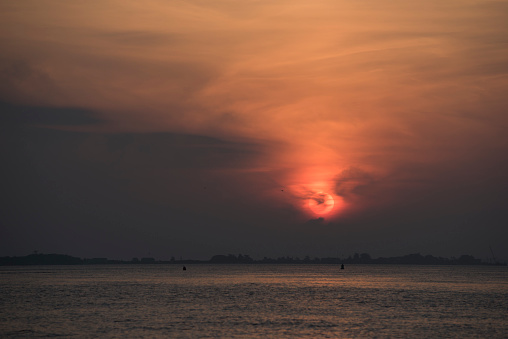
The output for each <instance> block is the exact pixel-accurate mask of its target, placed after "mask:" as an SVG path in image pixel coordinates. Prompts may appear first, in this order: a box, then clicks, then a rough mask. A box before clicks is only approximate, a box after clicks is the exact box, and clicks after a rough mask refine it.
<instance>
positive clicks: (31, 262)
mask: <svg viewBox="0 0 508 339" xmlns="http://www.w3.org/2000/svg"><path fill="white" fill-rule="evenodd" d="M161 264H170V265H183V264H329V265H340V264H346V265H351V264H374V265H376V264H380V265H488V266H506V262H504V263H500V262H485V261H482V260H481V259H476V258H474V257H473V256H471V255H461V256H460V257H459V258H454V257H452V258H451V259H449V258H442V257H434V256H432V255H426V256H423V255H421V254H420V253H416V254H408V255H405V256H400V257H390V258H384V257H380V258H376V259H373V258H371V257H370V255H369V254H367V253H362V254H358V253H355V254H354V256H349V257H347V258H332V257H327V258H312V259H311V258H310V257H308V256H307V257H305V258H303V259H301V258H298V257H296V258H294V257H279V258H276V259H272V258H267V257H264V258H263V259H261V260H255V259H252V258H251V257H250V256H248V255H241V254H239V255H238V256H236V255H233V254H228V255H214V256H213V257H212V258H211V259H210V260H183V259H180V260H177V259H175V258H171V260H156V259H155V258H141V259H138V258H133V259H132V260H129V261H126V260H111V259H108V258H84V259H82V258H78V257H73V256H70V255H66V254H42V253H33V254H29V255H26V256H22V257H10V256H7V257H0V266H37V265H161Z"/></svg>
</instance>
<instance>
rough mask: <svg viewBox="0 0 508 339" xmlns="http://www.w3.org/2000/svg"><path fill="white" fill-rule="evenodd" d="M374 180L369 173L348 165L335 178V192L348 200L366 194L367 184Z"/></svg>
mask: <svg viewBox="0 0 508 339" xmlns="http://www.w3.org/2000/svg"><path fill="white" fill-rule="evenodd" d="M374 182H375V181H374V178H373V177H372V175H371V174H369V173H367V172H365V171H363V170H361V169H359V168H355V167H350V168H347V169H345V170H343V171H342V172H341V173H340V174H339V175H337V177H336V178H335V194H337V195H338V196H341V197H343V198H344V199H345V200H346V201H348V200H351V199H353V198H354V196H357V195H360V196H362V195H366V194H368V190H369V186H370V185H372V184H373V183H374Z"/></svg>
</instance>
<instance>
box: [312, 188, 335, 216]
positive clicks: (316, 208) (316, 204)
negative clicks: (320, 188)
mask: <svg viewBox="0 0 508 339" xmlns="http://www.w3.org/2000/svg"><path fill="white" fill-rule="evenodd" d="M308 200H309V208H310V209H311V211H312V212H313V213H314V214H317V215H323V214H328V213H329V212H331V211H332V210H333V207H334V206H335V200H334V199H333V197H332V195H330V194H328V193H324V192H318V193H316V194H314V195H312V196H311V197H310V198H309V199H308Z"/></svg>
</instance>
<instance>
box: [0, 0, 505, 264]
mask: <svg viewBox="0 0 508 339" xmlns="http://www.w3.org/2000/svg"><path fill="white" fill-rule="evenodd" d="M506 22H508V3H507V2H506V1H486V0H485V1H483V0H444V1H443V0H439V1H437V0H429V1H418V2H416V1H402V0H400V1H397V0H382V1H379V0H360V1H346V0H329V1H302V0H291V1H289V0H287V1H285V0H280V1H272V0H270V1H268V0H258V1H252V0H245V1H236V0H216V1H205V0H186V1H177V0H174V1H155V0H154V1H152V0H149V1H141V2H140V1H129V0H122V1H102V0H101V1H98V0H92V1H57V0H51V1H50V0H37V1H35V0H33V1H31V0H25V1H1V0H0V44H1V46H2V48H1V50H0V75H1V81H0V130H1V131H0V138H1V143H0V157H1V159H2V164H3V165H2V166H1V170H0V171H1V172H0V173H1V176H2V178H3V180H1V184H0V190H1V191H2V196H3V198H4V199H2V200H3V203H2V209H1V211H2V212H1V215H0V255H4V256H6V255H11V256H12V255H26V254H29V253H32V252H33V251H39V252H43V253H62V254H69V255H75V256H80V257H108V258H115V259H124V260H130V259H131V258H132V257H156V258H158V259H162V260H166V259H169V258H170V257H172V256H174V257H176V258H180V257H181V258H183V259H208V258H210V257H211V256H212V255H215V254H228V253H232V254H238V253H243V254H249V255H250V256H251V257H253V258H262V257H264V256H269V257H279V256H295V257H296V256H299V257H301V258H303V257H304V256H306V255H309V256H311V257H315V256H317V257H328V256H330V257H336V256H340V257H344V256H348V255H350V254H353V253H355V252H358V253H363V252H367V253H370V254H371V256H373V257H380V256H398V255H405V254H409V253H421V254H424V255H426V254H431V255H435V256H444V257H452V256H456V257H458V256H460V255H462V254H469V255H474V256H475V257H477V258H482V259H489V258H492V252H491V250H490V248H492V250H493V252H494V255H495V256H496V257H497V259H504V260H508V247H506V243H507V241H508V207H507V202H508V174H507V173H508V133H507V128H508V95H507V93H508V25H506Z"/></svg>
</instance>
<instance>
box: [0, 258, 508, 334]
mask: <svg viewBox="0 0 508 339" xmlns="http://www.w3.org/2000/svg"><path fill="white" fill-rule="evenodd" d="M0 292H1V294H0V337H7V338H16V337H18V338H20V337H50V336H51V337H53V336H64V337H88V338H90V337H101V338H103V337H122V338H124V337H140V338H141V337H150V338H157V337H161V338H167V337H177V338H179V337H188V338H199V337H244V338H257V337H258V338H266V337H272V338H284V337H287V338H294V337H314V338H315V337H317V338H326V337H332V338H358V337H367V338H370V337H378V338H383V337H391V338H397V337H398V338H409V337H413V338H414V337H417V338H436V337H437V338H439V337H441V338H443V337H447V338H448V337H457V338H466V337H475V338H478V337H480V338H488V337H490V338H507V337H508V320H507V317H508V269H507V268H506V267H478V266H437V267H428V266H378V265H376V266H369V265H358V266H346V269H345V270H340V269H339V268H338V267H337V266H332V265H326V266H325V265H323V266H321V265H295V266H292V265H187V271H183V270H182V268H181V266H177V265H143V266H134V265H125V266H45V267H41V266H39V267H34V266H32V267H0Z"/></svg>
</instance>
